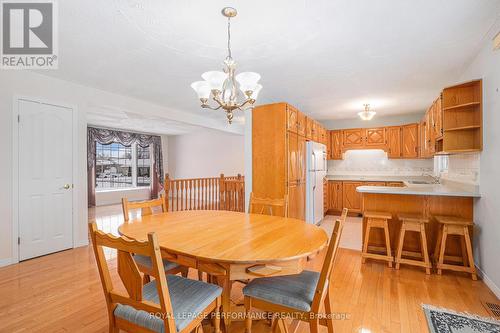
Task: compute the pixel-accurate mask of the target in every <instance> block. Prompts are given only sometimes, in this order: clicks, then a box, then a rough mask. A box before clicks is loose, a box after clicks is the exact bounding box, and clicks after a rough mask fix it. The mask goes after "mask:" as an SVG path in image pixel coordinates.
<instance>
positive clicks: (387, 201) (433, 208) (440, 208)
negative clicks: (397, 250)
mask: <svg viewBox="0 0 500 333" xmlns="http://www.w3.org/2000/svg"><path fill="white" fill-rule="evenodd" d="M356 191H357V192H359V193H361V194H362V211H363V212H372V211H377V212H386V213H389V214H391V215H392V218H391V219H390V220H389V221H388V229H389V239H390V244H391V248H392V253H394V247H395V246H397V244H398V235H399V230H400V228H401V220H400V216H401V215H403V214H414V215H418V216H422V217H423V218H425V219H428V223H426V224H425V232H426V235H427V237H426V238H427V247H428V252H429V254H433V252H434V248H435V245H436V241H437V239H438V233H439V224H438V222H437V220H436V216H454V217H457V218H462V219H467V220H471V221H472V220H473V216H474V214H473V206H474V202H473V201H474V198H477V197H480V193H479V191H478V189H477V187H476V186H467V185H462V184H455V183H452V182H448V183H443V184H425V185H411V184H406V186H405V187H386V186H359V187H357V189H356ZM366 223H367V219H366V217H364V218H363V242H364V241H365V237H366V234H365V233H366ZM469 229H470V234H471V235H472V232H473V230H472V227H470V228H469ZM369 241H370V245H371V246H372V247H374V248H382V247H385V235H384V233H383V232H382V231H380V230H371V233H370V239H369ZM404 246H405V250H406V251H420V247H421V241H420V235H419V234H418V233H413V232H412V233H407V234H406V235H405V240H404ZM462 246H463V244H462V243H461V242H460V239H459V238H458V237H449V239H448V242H447V253H448V254H449V255H450V256H454V255H459V254H460V255H461V253H462V252H461V249H462Z"/></svg>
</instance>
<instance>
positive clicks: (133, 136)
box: [87, 127, 163, 207]
mask: <svg viewBox="0 0 500 333" xmlns="http://www.w3.org/2000/svg"><path fill="white" fill-rule="evenodd" d="M97 142H99V143H100V144H110V143H113V142H118V143H121V144H122V145H124V146H130V145H132V144H134V143H137V144H138V145H139V146H141V147H143V148H146V147H148V146H150V147H152V149H153V153H152V155H151V159H152V160H151V162H152V163H151V168H152V170H151V171H152V172H151V198H152V199H154V198H157V197H158V193H159V192H160V191H161V189H162V188H163V184H162V180H163V153H162V148H161V137H160V136H158V135H148V134H140V133H130V132H122V131H116V130H110V129H106V128H97V127H88V128H87V176H88V206H89V207H93V206H95V204H96V202H95V182H96V180H95V168H96V143H97Z"/></svg>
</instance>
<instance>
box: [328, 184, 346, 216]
mask: <svg viewBox="0 0 500 333" xmlns="http://www.w3.org/2000/svg"><path fill="white" fill-rule="evenodd" d="M343 201H344V200H343V198H342V182H337V181H329V182H328V210H333V211H341V210H342V209H343V208H344V204H343Z"/></svg>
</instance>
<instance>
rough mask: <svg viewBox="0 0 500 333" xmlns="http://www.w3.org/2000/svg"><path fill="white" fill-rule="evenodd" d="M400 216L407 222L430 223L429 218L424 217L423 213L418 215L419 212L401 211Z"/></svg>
mask: <svg viewBox="0 0 500 333" xmlns="http://www.w3.org/2000/svg"><path fill="white" fill-rule="evenodd" d="M398 218H399V219H400V220H401V221H406V222H413V223H429V219H428V218H426V217H423V216H422V215H418V214H408V213H401V214H398Z"/></svg>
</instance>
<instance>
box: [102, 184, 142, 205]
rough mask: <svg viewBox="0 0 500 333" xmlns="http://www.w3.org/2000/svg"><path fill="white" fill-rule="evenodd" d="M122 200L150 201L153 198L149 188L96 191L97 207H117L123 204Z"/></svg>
mask: <svg viewBox="0 0 500 333" xmlns="http://www.w3.org/2000/svg"><path fill="white" fill-rule="evenodd" d="M122 198H127V199H128V200H130V201H140V200H149V199H150V198H151V190H150V189H149V187H140V188H131V189H123V190H107V191H96V193H95V204H96V206H106V205H115V204H119V203H121V201H122Z"/></svg>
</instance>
